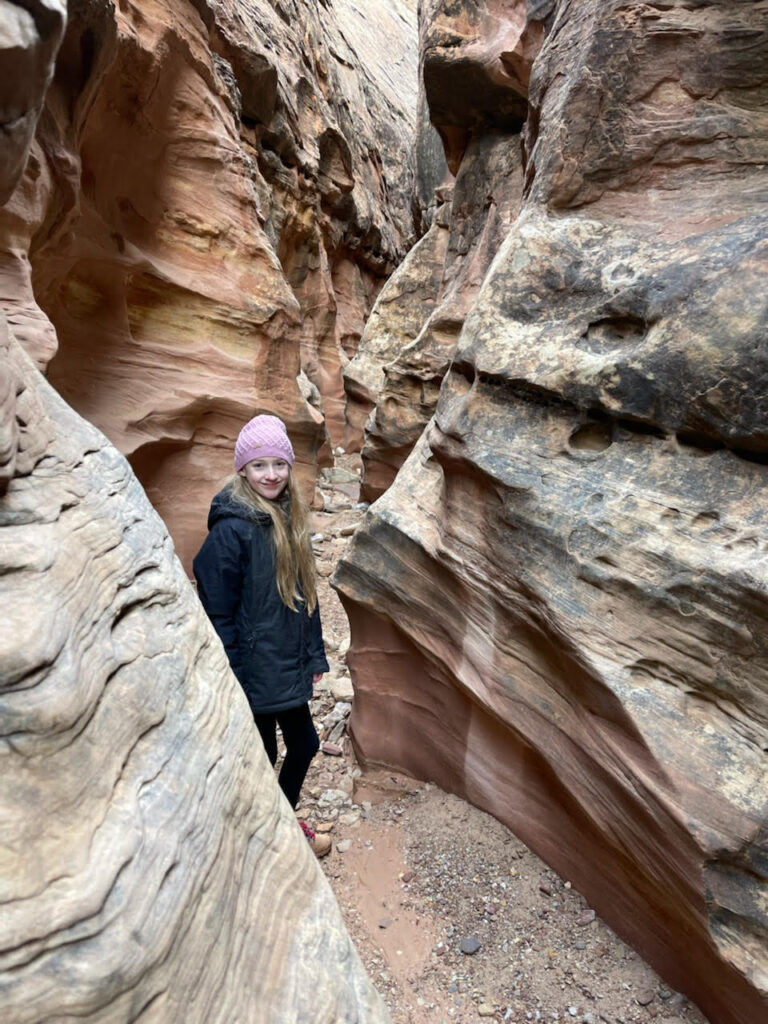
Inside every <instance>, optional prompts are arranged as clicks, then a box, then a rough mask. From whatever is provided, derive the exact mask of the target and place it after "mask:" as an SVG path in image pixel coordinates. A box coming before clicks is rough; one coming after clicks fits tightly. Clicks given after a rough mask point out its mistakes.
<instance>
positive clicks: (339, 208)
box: [0, 0, 417, 565]
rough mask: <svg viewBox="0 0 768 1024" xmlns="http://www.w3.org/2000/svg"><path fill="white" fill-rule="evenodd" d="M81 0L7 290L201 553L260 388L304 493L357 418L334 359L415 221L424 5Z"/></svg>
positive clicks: (17, 327) (36, 155)
mask: <svg viewBox="0 0 768 1024" xmlns="http://www.w3.org/2000/svg"><path fill="white" fill-rule="evenodd" d="M7 6H8V4H7V3H6V4H4V8H5V7H7ZM54 6H55V5H54V3H53V0H50V7H51V10H53V9H54ZM11 7H12V8H13V10H21V8H17V7H16V5H11ZM38 7H39V8H41V9H42V8H43V7H45V4H44V3H43V2H42V0H39V2H36V3H34V4H25V5H24V7H23V10H24V11H26V9H27V8H29V10H30V11H34V10H35V9H37V8H38ZM69 13H70V18H69V25H68V28H67V32H66V36H65V38H64V42H63V44H62V47H61V52H60V55H59V61H58V65H57V72H56V76H55V79H54V82H53V85H52V88H51V91H50V93H49V97H48V100H47V104H46V109H45V114H44V117H43V119H42V121H41V127H40V129H39V131H38V137H37V139H36V143H35V148H34V150H33V154H32V158H31V160H30V164H29V166H28V169H27V173H26V175H25V177H24V179H23V180H22V182H21V183H20V184H19V186H18V188H17V191H16V193H15V194H14V196H13V197H12V201H11V204H10V205H9V206H8V208H7V209H6V211H5V212H4V214H3V217H2V218H0V305H2V307H3V309H4V310H5V311H6V315H7V316H8V318H9V320H10V321H11V324H12V327H13V329H14V332H15V333H16V334H17V337H18V338H19V340H20V341H21V342H22V343H23V344H24V346H25V348H26V349H27V351H28V352H29V353H30V354H32V355H33V357H34V358H35V359H36V361H37V362H38V365H40V366H41V367H42V366H46V365H47V366H48V372H49V378H50V380H51V381H52V382H53V383H54V385H55V386H56V387H57V388H58V389H59V391H60V392H61V393H62V394H63V395H64V397H65V398H66V399H67V400H68V401H69V402H70V403H71V404H72V405H73V406H74V407H75V408H76V409H77V410H78V411H79V412H81V413H82V414H83V415H85V416H86V417H87V418H88V419H89V420H90V421H91V422H93V423H95V424H96V425H98V426H99V427H100V428H102V429H103V430H104V431H105V433H106V434H107V435H108V436H109V437H110V439H111V440H112V441H113V442H114V443H115V444H116V445H117V446H118V447H119V449H120V450H121V451H122V452H123V453H124V454H126V455H128V456H129V458H130V461H131V463H132V465H133V468H134V470H135V471H136V473H137V475H138V476H139V478H140V480H141V482H142V483H143V484H144V486H145V488H146V489H147V492H148V494H149V496H150V498H151V500H152V501H153V503H154V504H155V507H156V508H157V509H158V510H159V511H160V513H161V514H162V516H163V517H164V519H165V520H166V521H167V522H168V524H169V526H170V528H171V531H172V535H173V537H174V540H175V542H176V547H177V550H178V551H179V554H180V556H181V558H182V561H183V562H184V564H185V565H188V564H189V561H190V558H191V556H192V555H193V554H194V552H195V551H196V550H197V548H198V546H199V544H200V541H201V539H202V536H203V535H204V532H205V515H206V509H207V504H208V501H209V500H210V497H211V495H212V493H213V491H214V489H215V488H216V487H217V486H218V485H219V484H220V483H221V482H222V481H223V479H224V478H225V477H226V476H227V475H228V473H229V472H230V470H231V448H232V441H233V438H234V436H235V433H236V431H237V430H238V429H239V426H240V425H242V422H243V421H244V420H245V419H247V418H249V417H250V416H251V415H253V413H254V412H256V411H269V412H276V413H278V414H280V415H281V416H282V417H283V418H284V419H285V420H286V422H287V423H288V427H289V430H290V432H291V436H292V438H293V440H294V444H295V447H296V451H297V472H298V474H299V477H300V480H301V481H302V483H303V486H304V487H305V489H306V493H307V496H311V493H312V480H313V478H314V475H315V472H316V468H317V463H318V459H319V460H320V461H321V462H322V461H326V462H328V461H330V460H331V458H332V456H331V454H330V448H329V447H328V434H330V440H331V441H332V442H333V443H334V444H343V445H344V446H345V447H348V444H347V441H348V440H352V441H354V437H351V438H348V437H347V434H348V433H349V431H348V430H347V427H346V420H345V415H344V406H345V395H344V388H343V381H342V366H343V364H344V363H346V362H347V361H348V359H349V358H350V357H351V356H352V355H353V354H354V350H355V348H356V345H357V342H358V340H359V337H360V334H361V332H362V326H363V322H364V319H365V317H366V316H367V314H368V312H369V311H370V308H371V306H372V304H373V301H374V300H375V297H376V294H377V293H378V290H379V289H380V287H381V284H382V283H383V281H384V280H385V279H386V277H387V276H388V275H389V274H390V273H391V271H392V269H393V268H394V266H395V265H396V263H397V262H398V261H399V259H400V257H401V256H402V254H403V253H404V251H405V249H406V248H407V246H408V245H409V244H410V243H411V241H412V238H413V216H412V202H411V196H412V181H413V158H412V157H411V155H410V154H411V150H412V133H413V131H414V125H415V117H416V85H417V75H416V28H415V11H414V5H413V4H412V2H411V0H380V2H376V3H371V4H368V5H366V6H365V8H364V9H363V8H360V6H359V5H355V4H352V3H351V2H349V0H337V2H335V3H334V4H333V6H332V8H326V7H320V8H318V7H316V6H315V5H307V4H303V3H298V2H295V0H286V2H285V3H282V4H281V5H280V7H279V9H277V8H275V6H274V5H273V4H271V3H267V2H264V3H249V4H242V3H238V2H235V0H225V2H217V3H215V4H214V3H209V2H208V0H195V2H194V3H187V4H180V3H178V0H160V2H158V3H156V4H152V5H150V6H149V7H148V6H147V5H146V4H140V3H138V2H136V0H126V2H124V3H120V4H108V3H86V2H85V0H76V2H73V3H70V5H69ZM32 16H33V15H30V14H29V13H26V14H25V15H24V17H26V18H27V19H28V20H29V19H30V18H31V17H32ZM51 22H52V24H53V18H52V19H51ZM382 38H385V39H386V45H383V44H381V43H380V40H381V39H382ZM40 45H41V46H42V43H41V44H40ZM46 45H47V43H46ZM3 87H5V83H4V86H3ZM43 311H44V312H43ZM51 325H53V326H51ZM53 327H55V332H54V329H53ZM56 335H58V341H59V347H58V351H56ZM302 370H303V371H304V372H305V374H306V376H307V378H308V379H309V380H310V381H311V382H312V384H313V385H315V386H316V388H317V389H318V391H319V394H320V395H321V398H322V405H323V409H322V414H321V412H320V411H319V410H318V409H317V408H316V407H315V406H310V405H308V404H307V398H309V400H310V402H311V401H312V396H311V395H308V396H307V397H305V395H306V392H307V389H306V386H305V385H303V384H301V385H300V384H299V383H297V377H298V376H299V375H300V371H302ZM302 392H303V393H302ZM352 434H353V435H355V436H356V437H357V446H358V447H359V446H360V440H361V439H360V436H359V430H357V428H356V429H355V430H353V431H352Z"/></svg>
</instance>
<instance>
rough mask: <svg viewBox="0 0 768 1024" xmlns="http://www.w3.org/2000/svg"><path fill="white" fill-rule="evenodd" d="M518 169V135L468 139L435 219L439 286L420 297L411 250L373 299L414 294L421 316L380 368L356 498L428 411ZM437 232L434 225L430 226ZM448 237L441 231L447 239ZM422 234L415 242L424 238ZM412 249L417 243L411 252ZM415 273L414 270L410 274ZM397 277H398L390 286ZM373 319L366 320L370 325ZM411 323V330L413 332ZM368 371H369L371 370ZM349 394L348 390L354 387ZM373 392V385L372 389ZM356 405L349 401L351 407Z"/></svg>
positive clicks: (502, 223)
mask: <svg viewBox="0 0 768 1024" xmlns="http://www.w3.org/2000/svg"><path fill="white" fill-rule="evenodd" d="M522 187H523V170H522V162H521V153H520V140H519V136H517V135H510V134H509V133H507V132H504V131H500V130H499V129H496V130H488V131H487V132H486V133H485V134H482V135H477V136H476V137H475V138H474V139H473V140H472V141H471V142H470V143H469V145H468V147H467V150H466V153H465V154H464V158H463V161H462V164H461V168H460V170H459V172H458V175H457V178H456V182H455V185H454V188H453V190H452V191H451V192H450V193H446V195H448V196H449V197H450V200H451V202H450V207H449V208H447V209H445V210H444V211H443V212H442V214H441V212H440V211H438V220H439V219H440V217H441V216H442V217H445V218H447V220H448V229H447V232H446V231H443V232H442V235H441V236H440V238H439V239H438V240H439V242H440V244H439V246H437V247H436V248H435V247H433V254H432V256H433V260H434V263H435V265H437V264H439V263H440V261H442V264H441V266H440V289H439V292H438V295H437V297H436V299H435V300H434V302H433V301H432V292H431V288H430V289H429V290H428V291H427V293H426V302H423V303H421V305H420V304H419V302H418V298H419V292H418V290H415V291H414V289H418V287H419V282H420V264H421V263H422V262H423V257H422V256H421V255H417V258H416V264H415V268H413V269H412V264H411V255H409V256H408V257H406V259H405V261H404V263H403V264H402V266H401V267H400V268H399V269H398V271H397V275H393V277H392V278H391V279H390V281H389V282H387V284H386V285H385V287H384V289H383V291H382V293H381V296H380V297H379V304H382V303H383V302H384V301H386V302H389V301H390V295H391V293H392V292H393V291H394V293H395V294H394V295H393V296H392V298H393V299H394V300H397V292H398V291H403V290H405V289H406V287H407V288H408V290H409V291H411V292H412V295H411V308H412V310H413V313H414V314H415V316H416V317H418V315H419V314H420V315H421V326H420V328H419V329H418V333H417V334H416V336H415V338H414V340H413V341H412V342H410V343H408V344H406V345H404V346H403V347H402V348H401V350H400V351H399V352H398V353H397V354H396V355H394V357H393V358H392V359H391V361H390V362H389V363H388V364H387V365H385V366H384V367H383V377H384V380H383V381H378V382H377V384H378V401H377V404H376V407H375V409H374V410H373V412H372V413H371V417H370V419H369V421H368V424H367V429H366V437H365V446H364V448H363V463H364V467H365V475H364V479H363V485H362V488H361V492H360V493H361V496H362V497H364V498H366V499H367V500H368V501H374V500H375V499H376V498H377V497H378V496H379V495H380V494H382V493H383V492H384V491H385V490H386V489H387V487H389V485H390V484H391V483H392V481H393V480H394V478H395V475H396V474H397V471H398V469H399V468H400V466H401V465H402V464H403V462H404V461H405V459H406V457H407V455H408V453H409V452H410V451H411V449H412V448H413V445H414V444H415V443H416V441H417V440H418V438H419V436H420V435H421V432H422V431H423V429H424V427H425V426H426V424H427V422H428V421H429V419H430V417H431V416H432V415H433V414H434V411H435V407H436V405H437V398H438V394H439V390H440V385H441V383H442V380H443V378H444V376H445V374H446V372H447V370H448V367H449V365H450V362H451V359H452V358H453V355H454V351H455V347H456V339H457V338H458V336H459V333H460V331H461V328H462V325H463V323H464V320H465V318H466V316H467V313H468V311H469V310H471V309H472V306H473V302H474V299H475V297H476V296H477V293H478V291H479V289H480V286H481V285H482V283H483V280H484V278H485V275H486V272H487V270H488V268H489V266H490V264H491V261H492V259H493V257H494V256H495V254H496V252H497V250H498V248H499V246H500V244H501V241H502V240H503V239H504V238H505V237H506V234H507V232H508V231H509V227H510V224H512V223H513V222H514V220H515V217H516V216H517V213H518V211H519V208H520V202H521V196H522ZM431 230H432V232H435V230H436V227H435V226H433V228H432V229H431ZM446 236H447V237H446ZM429 238H430V236H429V235H428V236H427V237H426V238H425V239H423V240H422V243H420V244H426V242H428V240H429ZM414 253H418V247H417V249H416V250H414ZM414 271H415V272H414ZM395 277H397V278H398V279H399V282H398V284H397V285H396V284H395ZM371 325H372V326H371ZM369 327H370V334H369V333H366V335H365V336H364V337H363V341H362V342H361V346H360V351H359V352H358V355H357V357H356V359H355V360H354V362H353V363H352V364H350V366H349V367H347V370H346V371H345V374H346V376H345V379H346V380H347V382H348V383H349V379H350V378H349V373H350V369H351V368H352V366H354V365H355V364H357V365H358V366H361V367H362V366H369V365H370V363H371V362H374V365H375V361H376V357H377V354H378V353H377V349H378V346H379V345H380V344H381V343H382V336H383V337H384V338H386V336H387V333H388V331H387V328H388V325H387V324H377V323H376V321H375V320H374V318H373V314H372V317H371V321H370V324H369ZM416 329H417V328H416V324H415V323H414V325H413V327H412V330H414V331H415V330H416ZM369 372H370V371H369ZM353 393H354V389H353ZM375 393H376V390H375V389H374V388H372V389H371V394H375ZM353 408H354V406H353V405H352V403H350V410H352V409H353Z"/></svg>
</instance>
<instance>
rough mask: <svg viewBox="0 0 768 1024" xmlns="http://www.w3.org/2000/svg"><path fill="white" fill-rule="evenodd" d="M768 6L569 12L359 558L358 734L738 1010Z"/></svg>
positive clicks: (759, 992) (755, 559)
mask: <svg viewBox="0 0 768 1024" xmlns="http://www.w3.org/2000/svg"><path fill="white" fill-rule="evenodd" d="M764 7H765V5H762V4H757V5H754V4H744V5H732V4H726V3H722V4H720V3H712V4H708V5H704V6H703V7H700V8H697V9H696V11H695V12H694V11H692V10H689V9H688V8H686V7H684V6H683V5H676V4H663V5H655V6H654V8H653V10H652V11H651V10H650V9H649V8H648V5H647V4H642V3H626V2H622V3H599V4H598V3H581V4H571V3H563V4H559V5H558V6H557V10H556V12H550V14H554V16H553V17H552V18H550V20H549V21H548V22H547V24H548V25H549V29H550V30H549V35H548V36H547V38H546V41H545V42H544V45H543V48H542V50H541V52H540V54H539V56H538V58H537V59H536V62H535V64H534V67H533V71H532V75H531V82H530V97H531V109H530V112H529V116H528V121H527V124H526V129H525V132H524V147H523V156H522V163H521V175H522V176H523V179H524V186H523V188H522V190H521V191H522V195H523V199H522V206H521V209H520V213H519V215H518V216H517V219H516V220H515V221H514V223H513V224H512V225H511V227H509V228H508V229H507V230H506V232H503V233H501V234H499V235H497V236H496V237H497V238H498V239H499V241H498V244H497V246H496V249H495V252H494V254H493V256H494V258H493V263H492V265H490V269H489V270H488V272H487V273H486V274H485V277H484V280H483V282H482V287H481V288H479V290H478V291H476V292H475V294H474V296H473V297H472V300H471V302H470V308H469V311H468V312H467V313H466V316H465V318H464V322H463V328H462V330H461V333H460V336H459V338H458V342H457V344H456V345H455V348H454V350H453V351H452V360H451V361H450V363H447V365H446V371H445V375H444V379H443V382H442V386H441V389H440V393H439V401H438V402H437V407H436V410H435V415H434V417H433V418H432V420H431V421H430V423H429V425H428V427H427V429H426V430H425V431H424V432H423V434H422V435H421V437H420V440H419V441H418V443H417V445H416V447H415V449H414V450H413V451H412V453H411V455H410V457H409V459H408V461H407V462H406V463H405V465H404V466H403V468H402V469H401V470H400V473H399V475H398V477H397V480H396V482H395V483H394V485H393V486H392V487H391V488H390V489H389V490H388V491H387V493H386V494H385V495H384V496H383V497H382V498H380V499H379V501H378V502H377V503H376V505H375V506H373V508H372V510H371V512H370V513H369V515H368V519H367V524H366V526H365V527H364V528H363V529H361V530H359V531H358V533H357V534H356V536H355V539H354V541H353V544H352V547H351V550H350V553H349V555H348V557H347V560H346V562H345V563H344V564H342V566H341V567H340V569H339V570H338V573H337V576H336V583H337V585H338V586H339V588H340V591H341V593H342V596H343V598H344V601H345V605H346V607H347V609H348V612H349V614H350V618H351V623H352V649H351V654H350V661H351V663H352V664H353V677H354V683H355V694H356V697H355V707H354V711H353V716H352V731H353V734H354V739H355V742H356V744H357V747H358V749H359V751H360V753H361V755H362V756H363V757H364V758H366V759H368V760H370V761H372V762H377V763H381V764H385V765H388V766H391V767H394V768H400V769H403V770H406V771H409V772H413V773H415V774H416V775H418V776H420V777H422V778H427V779H433V780H437V781H439V782H440V784H441V785H446V786H450V787H451V788H453V789H454V791H455V792H457V793H459V794H461V795H463V796H465V797H466V798H468V799H470V800H472V801H473V802H474V803H477V804H478V805H480V806H482V807H484V808H485V809H487V810H490V811H491V812H492V813H493V814H494V815H496V816H497V817H498V818H500V819H501V820H502V821H505V822H506V823H508V824H509V825H510V826H511V827H512V828H513V829H514V830H515V831H516V832H517V833H518V834H519V835H520V836H521V837H522V838H523V839H524V840H525V841H526V842H528V843H529V844H530V845H531V846H532V847H533V848H534V849H535V850H537V852H539V853H541V854H542V855H543V856H544V857H545V858H546V859H547V860H548V861H549V862H550V863H551V864H552V865H553V866H554V867H555V868H556V870H557V871H558V872H559V873H560V874H561V875H563V877H567V878H569V879H572V880H573V881H574V883H575V884H577V885H578V887H579V888H580V890H581V891H582V892H584V893H585V894H586V895H587V896H588V898H589V900H590V901H591V903H592V905H593V906H594V907H595V908H596V910H597V911H598V913H600V914H601V915H602V916H604V917H605V919H606V920H607V921H608V922H609V923H610V924H611V925H612V926H613V927H614V928H616V929H617V931H619V932H620V933H621V934H623V935H624V936H626V937H627V938H628V939H629V940H630V941H631V942H632V943H633V944H634V945H636V946H637V947H638V948H639V949H640V950H641V952H642V953H643V954H644V955H645V956H646V957H648V958H650V959H651V960H652V961H653V962H654V963H655V964H656V966H657V967H658V969H659V970H660V971H661V972H662V973H663V974H665V975H666V977H668V978H669V979H670V981H671V982H672V983H673V984H675V985H676V986H678V987H680V988H682V989H684V990H685V991H686V992H688V993H689V994H690V995H691V996H692V998H694V999H695V1001H696V1002H697V1003H698V1004H699V1005H700V1006H701V1008H702V1009H703V1011H704V1012H705V1013H706V1014H707V1016H708V1017H709V1019H710V1020H711V1021H712V1022H713V1024H752V1022H754V1021H756V1020H760V1019H762V1017H763V1016H765V1015H766V1012H767V1003H766V996H767V995H768V976H766V973H765V963H766V957H767V956H768V919H767V918H766V915H765V892H766V885H767V884H768V877H767V876H766V870H765V862H766V856H767V855H768V839H767V838H766V837H767V836H768V827H767V826H766V813H765V799H764V794H765V792H766V784H767V783H768V776H767V771H766V765H767V762H766V750H768V702H767V700H766V696H767V695H768V648H767V647H766V643H765V639H764V633H765V630H764V627H763V623H764V621H765V618H766V614H767V613H768V606H767V605H766V596H765V595H766V591H767V590H768V586H767V585H768V551H767V550H766V546H765V538H764V530H763V528H762V523H763V522H764V520H765V516H766V512H767V511H768V508H766V493H768V492H766V487H765V482H766V481H765V473H766V467H765V462H766V456H767V455H768V444H766V433H765V432H766V427H767V426H768V408H766V405H765V402H766V398H765V396H766V392H767V390H768V389H767V387H766V383H767V375H766V359H767V358H768V356H767V355H766V346H765V344H764V337H763V335H764V329H763V328H761V326H760V325H761V324H763V325H764V322H765V308H764V306H765V303H764V297H763V295H762V292H763V291H764V289H763V288H762V287H761V286H760V285H759V284H758V281H760V280H762V279H763V278H764V277H765V273H766V269H768V260H766V250H765V246H764V239H765V219H764V218H765V215H764V209H765V198H766V192H767V191H768V182H767V181H766V175H765V169H764V168H765V163H766V162H767V161H766V159H765V140H766V135H765V101H764V95H763V92H762V91H761V89H762V86H761V85H760V84H759V82H758V77H759V76H758V75H757V73H756V70H755V69H756V68H759V67H764V66H765V62H766V58H767V57H768V34H767V33H766V20H765V15H766V10H765V9H764ZM703 26H706V30H705V29H704V28H703ZM742 62H743V64H742ZM673 65H674V67H673ZM739 69H741V70H739ZM737 82H738V83H740V85H739V86H738V87H737V85H736V83H737ZM682 93H685V94H686V96H687V97H688V99H687V100H686V101H685V104H683V96H682ZM643 97H645V99H643ZM596 110H599V111H601V112H602V116H601V117H600V118H596V117H595V116H594V111H596ZM706 125H708V128H707V127H705V126H706ZM651 136H652V137H653V139H654V143H653V145H651V143H650V141H649V138H650V137H651ZM467 153H468V154H469V150H467ZM465 159H466V157H465ZM462 170H463V164H462ZM486 266H488V263H486ZM437 308H439V306H438V307H437ZM360 358H361V355H359V356H358V359H360ZM390 373H391V366H390V367H388V368H387V379H389V377H390ZM388 397H389V396H388V394H387V391H386V386H385V390H384V392H383V396H382V399H381V401H380V404H379V407H378V408H377V410H376V412H375V414H374V416H375V417H376V419H377V420H378V418H379V417H380V416H382V417H383V416H384V415H385V414H386V410H385V409H384V404H385V400H386V398H388ZM393 447H394V446H393ZM384 721H386V722H387V728H386V729H383V728H382V722H384Z"/></svg>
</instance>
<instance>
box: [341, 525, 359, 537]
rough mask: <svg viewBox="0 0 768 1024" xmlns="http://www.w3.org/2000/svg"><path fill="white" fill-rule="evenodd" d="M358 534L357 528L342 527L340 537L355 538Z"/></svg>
mask: <svg viewBox="0 0 768 1024" xmlns="http://www.w3.org/2000/svg"><path fill="white" fill-rule="evenodd" d="M356 532H357V527H356V526H342V528H341V529H340V530H339V536H340V537H353V536H354V535H355V533H356Z"/></svg>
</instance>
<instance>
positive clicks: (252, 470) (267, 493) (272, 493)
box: [240, 458, 291, 501]
mask: <svg viewBox="0 0 768 1024" xmlns="http://www.w3.org/2000/svg"><path fill="white" fill-rule="evenodd" d="M290 475H291V467H290V466H289V465H288V463H287V462H286V461H285V459H272V458H266V459H251V461H250V462H248V463H247V464H246V465H245V466H243V468H242V469H241V470H240V476H242V477H245V479H246V480H247V481H248V483H249V484H250V486H251V487H252V488H253V490H254V491H256V493H257V494H259V495H261V497H262V498H267V499H268V500H269V501H274V500H275V498H279V497H280V495H281V494H282V493H283V491H284V490H285V487H286V484H287V483H288V477H289V476H290Z"/></svg>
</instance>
